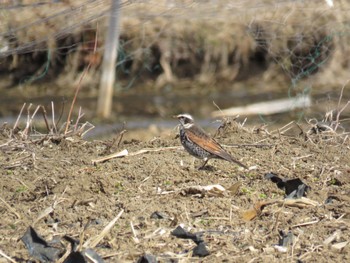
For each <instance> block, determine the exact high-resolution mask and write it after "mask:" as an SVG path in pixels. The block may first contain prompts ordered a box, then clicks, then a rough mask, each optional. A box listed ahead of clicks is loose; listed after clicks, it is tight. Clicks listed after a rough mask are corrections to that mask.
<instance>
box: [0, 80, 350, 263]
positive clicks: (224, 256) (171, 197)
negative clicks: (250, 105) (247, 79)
mask: <svg viewBox="0 0 350 263" xmlns="http://www.w3.org/2000/svg"><path fill="white" fill-rule="evenodd" d="M344 87H345V86H344ZM342 100H343V99H342V96H340V99H339V105H343V104H344V103H343V102H342ZM344 105H345V106H339V107H338V109H337V110H336V111H335V112H337V114H336V115H335V117H333V118H332V119H329V117H328V120H329V121H330V120H331V123H328V124H327V125H328V126H327V129H322V128H320V127H322V126H320V125H317V123H319V122H320V121H316V125H315V123H312V124H311V122H310V123H307V122H306V123H303V124H299V123H295V122H293V123H289V124H287V125H285V126H284V127H281V128H278V129H275V130H269V129H268V127H266V126H261V127H249V126H247V125H248V120H244V121H243V122H239V119H238V118H236V119H232V118H225V119H224V120H223V122H222V124H221V125H220V127H219V128H218V130H217V131H216V139H217V140H218V141H220V142H222V144H223V145H224V147H225V148H226V147H227V149H229V151H234V154H235V156H239V158H240V159H242V160H244V162H245V163H247V165H248V166H249V170H248V171H243V170H240V169H238V168H237V167H236V166H232V165H230V164H229V163H226V162H216V161H215V160H214V161H213V163H212V166H210V167H208V169H205V170H197V169H193V164H191V163H192V162H191V160H190V159H191V157H189V155H188V154H187V153H186V152H185V151H180V149H181V147H179V145H180V142H179V141H178V139H175V134H174V132H173V131H172V132H170V134H169V136H166V137H162V138H156V139H153V140H151V141H146V142H141V141H135V140H131V141H127V140H124V139H123V136H122V135H123V133H124V132H123V131H122V132H121V133H119V135H117V136H116V138H115V139H114V140H112V141H84V140H82V139H81V138H80V135H82V134H83V133H84V131H87V130H86V127H87V126H84V124H83V123H82V124H77V126H75V125H76V124H75V122H74V123H70V124H69V128H68V130H65V129H64V128H63V129H61V131H60V129H58V128H57V127H58V126H59V125H57V122H55V121H47V123H48V127H49V128H48V130H47V132H46V133H41V135H40V136H39V138H38V133H37V131H35V122H36V121H37V119H36V118H35V114H38V112H39V111H40V107H36V108H35V110H34V111H31V109H32V107H25V106H23V108H22V109H23V111H24V110H25V109H26V110H27V118H26V122H25V125H24V126H23V127H22V128H20V126H19V125H16V124H15V125H14V126H8V125H7V126H3V127H2V128H1V130H0V131H1V132H0V165H1V175H0V176H1V180H0V189H1V195H0V212H1V213H2V221H1V228H0V237H1V238H0V245H1V251H0V256H1V257H4V258H7V259H8V260H10V261H12V262H21V261H27V260H34V259H35V258H36V259H38V257H40V256H38V255H39V254H36V253H34V252H32V254H31V256H30V254H29V252H28V251H27V249H26V248H25V247H24V243H22V242H19V241H17V240H20V239H22V240H23V241H26V242H28V240H31V239H33V237H34V236H35V235H40V236H42V240H44V241H41V242H44V244H46V245H45V246H46V248H50V249H51V250H53V251H54V255H55V257H56V260H58V261H57V262H64V259H67V258H69V255H71V253H73V252H74V253H80V254H81V255H82V256H83V257H85V259H86V260H87V258H89V257H90V258H92V259H96V254H91V253H92V252H91V250H93V251H94V252H95V253H97V255H99V256H100V257H101V258H103V260H104V261H105V262H115V261H118V260H119V261H123V262H135V261H137V260H138V259H140V258H142V257H146V258H157V260H159V261H161V262H163V261H164V262H168V261H171V260H177V261H179V262H192V261H196V260H198V258H199V257H203V260H204V261H206V262H223V261H225V260H226V261H241V262H252V261H261V262H266V261H272V262H274V261H276V262H277V261H281V260H287V261H291V262H295V261H296V260H300V261H308V262H328V261H330V260H335V261H339V262H346V261H349V260H350V250H349V239H350V233H349V231H348V229H349V215H350V210H349V209H350V207H349V197H348V194H349V191H350V181H349V171H350V167H349V162H350V153H349V150H350V145H349V140H348V131H347V130H342V129H340V128H339V127H340V125H341V122H342V121H343V120H344V119H343V118H342V113H344V112H345V110H346V109H347V106H348V103H345V104H344ZM52 111H53V110H52ZM22 114H23V113H20V114H19V118H20V117H21V116H22ZM45 116H46V115H45V114H44V115H43V117H42V118H47V117H45ZM79 116H81V115H80V114H79ZM327 116H328V115H327ZM54 119H56V118H53V120H54ZM78 119H79V117H78ZM79 122H80V121H78V122H76V123H79ZM53 123H56V125H55V124H53ZM55 126H56V128H55ZM63 127H66V126H65V125H63ZM315 127H318V128H317V129H316V128H315ZM56 130H57V132H56ZM66 131H67V132H66ZM57 136H58V137H59V138H60V140H54V139H53V138H57ZM229 146H231V147H229ZM122 149H127V152H128V153H129V154H124V155H123V156H122V155H119V156H117V157H120V158H117V159H115V158H109V157H110V156H106V155H108V154H109V153H113V152H117V153H120V151H121V150H122ZM106 157H107V158H106ZM114 157H116V156H114ZM96 159H97V160H100V161H95V162H93V164H91V160H96ZM101 160H102V161H101ZM268 173H273V174H275V175H278V176H279V177H280V178H282V179H279V180H281V182H283V183H288V182H291V183H294V182H296V181H297V182H299V183H302V185H305V186H307V187H301V188H300V187H299V185H300V184H298V185H297V189H296V192H294V194H293V195H291V194H290V193H289V192H288V191H290V188H288V187H287V186H284V187H285V188H286V189H285V191H283V188H281V187H280V186H281V185H278V184H277V185H276V184H275V183H272V182H270V180H268V179H266V174H268ZM287 188H288V189H287ZM306 189H307V191H306ZM292 192H293V191H292ZM304 195H307V196H306V197H305V196H304ZM34 228H35V230H34ZM34 231H36V232H34ZM34 240H35V239H34ZM54 240H59V243H54ZM34 243H35V242H34ZM29 244H31V246H33V247H36V245H33V244H32V243H31V242H29ZM26 246H27V247H28V243H26ZM38 246H39V247H40V249H42V245H38ZM51 250H50V251H51ZM40 251H41V252H40V253H41V254H40V255H41V256H42V255H43V254H42V253H44V252H42V251H43V250H40ZM45 253H46V252H45ZM45 255H46V254H45ZM98 262H102V261H98Z"/></svg>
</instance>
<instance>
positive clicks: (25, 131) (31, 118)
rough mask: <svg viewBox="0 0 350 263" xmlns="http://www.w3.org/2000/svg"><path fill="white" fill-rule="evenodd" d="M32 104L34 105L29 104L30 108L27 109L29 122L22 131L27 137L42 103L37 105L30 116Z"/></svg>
mask: <svg viewBox="0 0 350 263" xmlns="http://www.w3.org/2000/svg"><path fill="white" fill-rule="evenodd" d="M31 106H32V104H29V106H28V109H27V110H28V115H27V124H26V127H25V129H24V130H23V133H22V134H23V136H24V137H27V135H28V131H29V128H30V126H31V124H32V122H33V120H34V116H35V115H36V113H37V112H38V110H39V109H40V105H38V106H37V107H36V109H35V111H34V112H33V114H32V116H31V117H30V111H29V110H30V108H31ZM23 136H22V137H23Z"/></svg>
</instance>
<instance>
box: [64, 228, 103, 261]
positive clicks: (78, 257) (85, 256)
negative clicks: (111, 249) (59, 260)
mask: <svg viewBox="0 0 350 263" xmlns="http://www.w3.org/2000/svg"><path fill="white" fill-rule="evenodd" d="M63 238H64V239H65V240H67V241H68V242H69V243H70V244H71V246H72V252H71V253H70V254H69V255H68V257H67V258H66V259H65V260H64V261H63V263H88V262H90V261H92V262H94V263H103V262H104V261H103V259H102V258H101V256H100V255H98V254H97V253H96V252H95V251H94V250H93V249H91V248H87V249H84V250H83V251H77V249H78V246H79V243H80V242H79V240H77V239H74V238H72V237H70V236H67V235H65V236H64V237H63ZM89 259H90V261H89Z"/></svg>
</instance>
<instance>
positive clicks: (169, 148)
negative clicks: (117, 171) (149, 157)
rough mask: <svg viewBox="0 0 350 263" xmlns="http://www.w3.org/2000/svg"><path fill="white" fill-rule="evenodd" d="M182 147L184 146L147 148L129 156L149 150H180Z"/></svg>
mask: <svg viewBox="0 0 350 263" xmlns="http://www.w3.org/2000/svg"><path fill="white" fill-rule="evenodd" d="M180 149H182V146H169V147H162V148H155V149H152V148H151V149H150V148H145V149H141V150H139V151H137V152H134V153H129V156H135V155H139V154H143V153H148V152H160V151H166V150H180Z"/></svg>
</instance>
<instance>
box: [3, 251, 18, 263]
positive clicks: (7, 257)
mask: <svg viewBox="0 0 350 263" xmlns="http://www.w3.org/2000/svg"><path fill="white" fill-rule="evenodd" d="M0 255H1V256H3V257H4V258H6V259H7V260H9V261H11V262H12V263H16V261H14V260H13V259H12V258H10V257H9V256H8V255H6V254H5V253H4V252H2V251H1V250H0Z"/></svg>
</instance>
